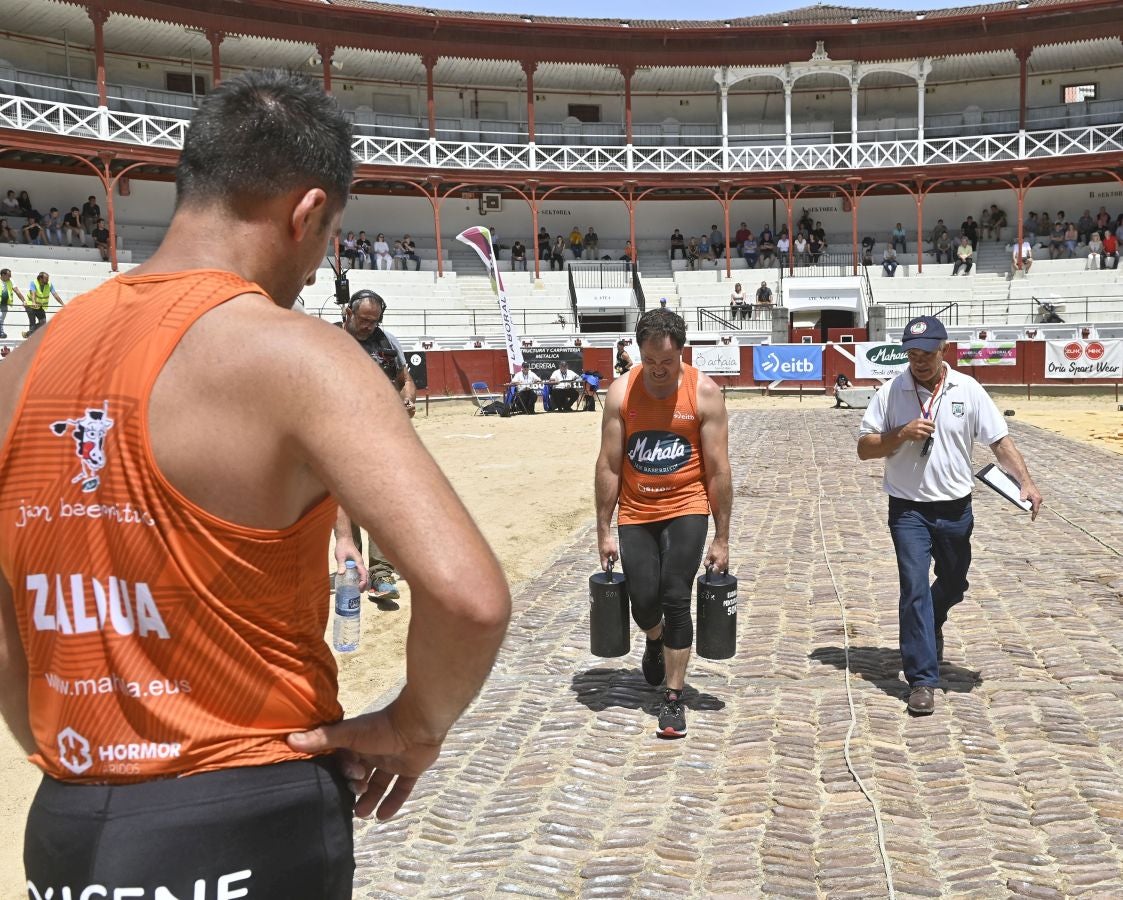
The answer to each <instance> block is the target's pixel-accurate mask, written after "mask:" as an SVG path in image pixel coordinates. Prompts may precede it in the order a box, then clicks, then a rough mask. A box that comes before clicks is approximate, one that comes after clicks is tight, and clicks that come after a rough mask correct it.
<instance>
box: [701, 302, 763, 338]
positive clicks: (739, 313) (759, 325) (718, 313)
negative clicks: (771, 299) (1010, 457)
mask: <svg viewBox="0 0 1123 900" xmlns="http://www.w3.org/2000/svg"><path fill="white" fill-rule="evenodd" d="M774 310H775V307H773V306H766V305H764V304H754V303H746V304H745V305H744V306H743V307H741V308H738V309H734V308H733V307H729V306H700V307H698V308H697V310H695V313H696V324H697V327H698V331H741V332H752V333H754V334H756V333H760V334H771V333H772V318H773V312H774Z"/></svg>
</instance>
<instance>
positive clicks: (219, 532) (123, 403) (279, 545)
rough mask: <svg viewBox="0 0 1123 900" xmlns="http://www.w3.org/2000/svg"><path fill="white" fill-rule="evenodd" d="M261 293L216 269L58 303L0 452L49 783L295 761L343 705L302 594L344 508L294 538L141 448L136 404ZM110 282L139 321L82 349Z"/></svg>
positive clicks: (135, 280)
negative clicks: (174, 357) (105, 342)
mask: <svg viewBox="0 0 1123 900" xmlns="http://www.w3.org/2000/svg"><path fill="white" fill-rule="evenodd" d="M253 291H260V288H258V287H257V286H256V285H253V284H250V283H248V282H246V281H244V280H243V279H241V278H239V277H237V276H236V275H232V274H229V273H224V272H208V271H200V272H197V273H194V274H192V275H191V276H188V277H184V276H178V277H171V276H161V275H150V276H142V277H129V276H128V275H123V276H121V277H119V278H117V279H115V280H113V281H111V282H107V283H106V284H105V285H104V286H103V287H101V288H99V289H97V290H96V291H94V292H92V293H91V294H88V295H86V296H84V297H82V298H81V299H80V300H78V301H75V302H73V303H72V304H70V305H69V306H67V307H66V308H65V309H63V310H62V311H60V312H59V314H58V315H57V316H56V318H55V319H54V321H53V322H52V324H51V327H50V329H49V331H48V332H47V336H46V338H45V339H44V340H43V343H42V346H41V347H40V349H39V351H38V354H37V358H36V360H35V362H34V364H33V366H32V368H31V371H30V373H29V375H28V378H27V381H26V383H25V385H24V389H23V395H22V397H21V398H20V401H19V407H18V410H17V414H16V416H15V417H14V422H15V424H14V426H13V428H12V430H11V431H10V433H9V435H8V441H7V443H6V445H5V448H4V452H3V456H0V566H2V568H3V573H4V576H5V577H6V579H7V581H8V583H9V584H10V585H11V587H12V591H13V596H14V598H15V608H16V613H17V616H18V620H19V630H20V637H21V639H22V642H23V645H24V647H25V649H26V653H27V662H28V670H29V688H28V690H29V696H28V701H29V707H30V711H31V726H32V730H33V732H34V735H35V741H36V744H37V748H38V752H37V753H36V755H35V756H34V757H33V758H32V761H33V762H35V763H36V765H38V766H39V767H40V768H42V769H43V770H44V771H45V772H47V773H48V774H49V775H51V776H53V777H54V778H57V779H60V780H63V781H87V782H130V781H140V780H148V779H152V778H155V777H160V776H167V775H187V774H194V773H198V772H204V771H208V770H211V769H219V768H224V767H226V766H228V765H231V764H235V765H239V766H247V765H261V764H266V763H273V762H279V761H283V760H289V759H300V758H303V757H304V754H301V753H298V752H296V751H294V750H292V749H291V748H290V747H289V746H288V744H286V742H285V737H286V736H287V735H288V734H289V733H290V732H292V731H294V730H299V729H303V728H305V727H307V724H308V723H309V722H332V721H335V720H337V719H339V718H340V717H341V715H342V710H341V708H340V706H339V704H338V703H337V702H336V699H335V696H336V668H335V663H334V662H333V660H332V657H331V653H330V651H329V650H328V647H327V645H326V644H325V643H324V640H323V634H324V629H325V627H326V624H327V615H328V607H327V604H325V603H312V602H309V598H310V597H318V596H322V594H323V589H324V570H323V564H322V563H323V559H322V557H323V553H322V550H323V548H324V547H326V546H327V543H328V536H329V533H330V530H331V524H332V521H333V520H334V516H335V510H336V505H335V502H334V501H333V500H332V499H331V498H328V499H326V500H324V501H323V502H322V503H320V504H318V505H317V506H316V507H314V508H313V509H311V510H309V511H308V512H307V513H306V514H305V515H304V516H303V518H301V519H300V520H299V521H298V522H296V523H295V524H293V525H292V526H290V527H289V528H288V529H285V530H284V531H265V530H259V529H254V528H249V527H245V526H241V525H235V524H232V523H229V522H225V521H223V520H221V519H218V518H216V517H215V516H213V515H211V514H209V513H207V512H205V511H204V510H202V509H201V508H199V507H198V506H196V505H195V504H193V503H191V502H190V501H189V500H187V499H186V498H185V497H183V496H182V495H180V494H179V492H177V491H176V489H175V488H173V487H172V486H171V485H170V484H169V483H168V482H167V481H166V480H165V479H164V477H163V476H162V474H161V472H160V470H159V468H158V466H157V464H156V461H155V459H154V457H153V454H152V450H151V447H150V444H149V439H148V430H147V404H146V402H145V400H144V399H143V398H147V397H148V396H149V395H150V393H151V387H152V385H153V384H154V383H155V380H156V377H157V375H158V374H159V372H160V370H161V368H162V367H163V366H164V363H165V362H166V361H167V359H168V357H169V356H170V355H171V353H172V350H173V349H174V348H175V346H176V344H177V343H178V342H179V340H180V339H181V337H182V336H183V335H184V334H185V333H186V331H187V329H188V328H189V327H190V326H191V325H192V324H193V323H194V322H195V321H196V320H197V319H198V318H199V317H200V316H202V315H203V314H204V313H206V312H207V311H209V310H211V309H213V308H214V307H216V306H218V305H219V304H221V303H223V302H225V301H226V300H228V299H230V298H232V297H235V296H238V295H240V294H244V293H247V292H253ZM107 292H113V293H115V294H116V297H115V300H116V305H115V307H114V308H115V309H117V310H118V311H119V312H120V318H121V320H122V321H125V322H127V323H128V325H127V327H126V328H125V330H124V332H123V335H122V340H121V342H120V343H119V345H117V346H113V347H104V348H102V349H101V351H100V352H98V353H94V354H90V353H89V352H88V348H85V346H84V345H85V344H86V343H87V341H88V336H89V335H90V334H91V333H94V332H95V329H94V328H93V325H94V319H95V318H96V315H98V314H103V313H96V312H95V310H101V309H103V307H102V306H99V304H98V303H97V302H96V301H97V299H98V298H99V297H100V296H101V295H103V294H105V293H107ZM74 359H84V360H88V363H87V364H85V365H82V366H75V365H73V362H72V361H73V360H74ZM32 397H33V398H34V399H33V400H32V399H30V398H32ZM12 485H19V486H20V487H18V489H17V488H14V487H12ZM29 485H34V487H33V488H31V489H29V487H28V486H29ZM294 548H297V549H294ZM110 560H112V561H113V562H112V564H111V563H110ZM296 560H315V561H316V564H315V565H311V564H309V565H306V566H304V567H298V565H297V563H296V562H295V561H296ZM234 761H236V762H234Z"/></svg>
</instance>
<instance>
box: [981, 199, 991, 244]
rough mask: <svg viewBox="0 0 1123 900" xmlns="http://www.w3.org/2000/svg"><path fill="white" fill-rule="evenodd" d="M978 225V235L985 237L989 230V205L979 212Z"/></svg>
mask: <svg viewBox="0 0 1123 900" xmlns="http://www.w3.org/2000/svg"><path fill="white" fill-rule="evenodd" d="M978 227H979V237H980V238H985V237H986V236H987V233H988V232H989V231H990V207H987V206H984V207H983V211H982V212H981V213H980V214H979V222H978Z"/></svg>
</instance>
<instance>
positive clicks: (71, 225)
mask: <svg viewBox="0 0 1123 900" xmlns="http://www.w3.org/2000/svg"><path fill="white" fill-rule="evenodd" d="M62 230H63V232H64V233H65V234H66V246H67V247H69V246H71V242H72V240H73V239H74V238H77V239H78V246H79V247H85V246H86V232H85V231H84V230H83V228H82V216H81V214H80V213H79V212H78V207H77V206H72V207H70V212H68V213H67V214H66V215H65V216H63V217H62Z"/></svg>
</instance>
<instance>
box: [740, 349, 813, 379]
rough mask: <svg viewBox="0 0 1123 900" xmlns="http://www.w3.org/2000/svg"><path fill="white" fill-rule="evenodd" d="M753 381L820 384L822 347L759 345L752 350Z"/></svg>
mask: <svg viewBox="0 0 1123 900" xmlns="http://www.w3.org/2000/svg"><path fill="white" fill-rule="evenodd" d="M753 378H754V379H755V380H756V381H822V379H823V345H822V344H760V345H758V346H756V347H753Z"/></svg>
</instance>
